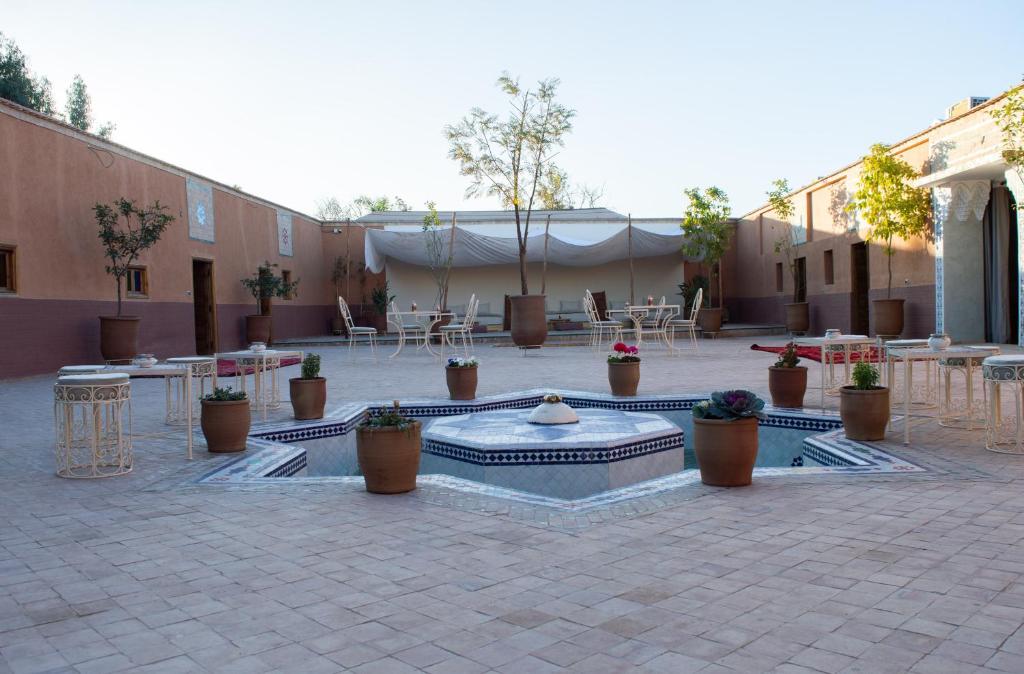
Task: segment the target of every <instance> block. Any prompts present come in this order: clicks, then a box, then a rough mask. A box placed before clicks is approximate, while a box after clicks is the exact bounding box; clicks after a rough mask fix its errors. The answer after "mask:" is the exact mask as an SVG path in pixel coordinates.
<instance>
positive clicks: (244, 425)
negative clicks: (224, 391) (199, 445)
mask: <svg viewBox="0 0 1024 674" xmlns="http://www.w3.org/2000/svg"><path fill="white" fill-rule="evenodd" d="M202 407H203V411H202V416H201V421H200V426H202V428H203V437H205V438H206V448H207V449H208V450H209V451H210V452H212V453H214V454H227V453H231V452H241V451H244V450H245V441H246V438H247V437H248V436H249V426H250V424H251V423H252V415H251V414H250V413H249V400H248V399H246V400H204V401H202Z"/></svg>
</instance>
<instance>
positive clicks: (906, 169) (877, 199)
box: [846, 143, 931, 337]
mask: <svg viewBox="0 0 1024 674" xmlns="http://www.w3.org/2000/svg"><path fill="white" fill-rule="evenodd" d="M919 175H920V174H919V173H918V172H917V171H915V170H914V169H913V167H911V165H910V164H908V163H907V162H906V161H904V160H902V159H900V158H899V157H897V156H894V155H892V154H891V153H890V147H889V146H888V145H884V144H882V143H876V144H875V145H872V146H871V152H870V154H868V155H867V156H866V157H864V160H863V162H862V166H861V172H860V181H859V182H858V183H857V191H856V192H854V193H853V195H852V196H851V197H850V202H849V203H848V204H846V211H847V212H849V213H853V214H855V217H856V216H860V218H861V219H862V220H863V221H864V222H865V223H867V225H868V230H867V233H866V234H865V236H864V240H865V241H869V242H870V241H876V240H877V241H883V242H884V244H885V247H884V251H885V257H886V260H887V270H888V282H887V284H886V299H884V300H872V301H871V307H872V313H874V319H875V334H876V335H882V336H886V337H898V336H899V335H900V334H901V333H902V332H903V303H904V300H903V299H902V298H894V297H893V296H892V256H893V254H894V253H895V249H894V248H893V240H894V239H895V238H897V237H898V238H900V239H903V240H904V241H909V240H910V239H912V238H914V237H917V236H924V235H925V234H927V232H928V220H929V217H930V216H931V203H930V200H929V196H928V194H929V193H928V190H926V189H922V188H918V187H914V186H913V185H912V184H911V182H912V181H913V180H914V179H915V178H917V177H919Z"/></svg>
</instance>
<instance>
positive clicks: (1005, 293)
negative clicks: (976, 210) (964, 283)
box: [983, 187, 1018, 344]
mask: <svg viewBox="0 0 1024 674" xmlns="http://www.w3.org/2000/svg"><path fill="white" fill-rule="evenodd" d="M1011 202H1012V197H1011V196H1010V192H1009V190H1007V189H1006V188H1005V187H994V188H992V196H991V198H990V199H989V203H988V208H987V210H986V212H985V220H984V222H983V227H984V233H985V339H986V341H989V342H995V343H997V344H1008V343H1015V342H1016V341H1017V339H1016V337H1017V335H1016V333H1017V297H1016V294H1017V293H1016V292H1015V290H1016V287H1017V282H1018V279H1017V277H1018V273H1017V231H1016V230H1017V227H1016V222H1015V221H1016V218H1014V217H1013V216H1014V215H1015V214H1014V213H1012V212H1011Z"/></svg>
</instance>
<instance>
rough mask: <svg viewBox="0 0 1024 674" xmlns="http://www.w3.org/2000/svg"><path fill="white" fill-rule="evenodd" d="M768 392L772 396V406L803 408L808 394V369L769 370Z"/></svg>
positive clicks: (778, 368) (797, 367)
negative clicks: (805, 396) (805, 395)
mask: <svg viewBox="0 0 1024 674" xmlns="http://www.w3.org/2000/svg"><path fill="white" fill-rule="evenodd" d="M768 390H769V391H771V394H772V405H775V406H776V407H803V406H804V394H805V393H806V392H807V368H806V367H803V366H802V365H797V366H796V367H774V366H773V367H770V368H768Z"/></svg>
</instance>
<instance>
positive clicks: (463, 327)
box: [441, 293, 480, 361]
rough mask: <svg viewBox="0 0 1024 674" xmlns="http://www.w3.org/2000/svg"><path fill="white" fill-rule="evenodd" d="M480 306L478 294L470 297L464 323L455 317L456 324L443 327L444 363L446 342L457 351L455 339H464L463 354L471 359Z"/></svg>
mask: <svg viewBox="0 0 1024 674" xmlns="http://www.w3.org/2000/svg"><path fill="white" fill-rule="evenodd" d="M479 306H480V300H478V299H477V298H476V293H474V294H473V295H471V296H470V298H469V304H467V305H466V314H465V316H464V317H463V319H462V322H461V323H460V322H458V316H455V317H454V319H453V320H455V322H454V323H449V324H448V325H442V326H441V360H442V361H444V345H445V342H447V343H448V346H450V347H452V349H455V348H456V346H455V337H460V338H461V339H462V352H463V353H464V354H465V356H466V358H469V352H470V351H471V350H472V349H473V324H474V323H476V311H477V307H479Z"/></svg>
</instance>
